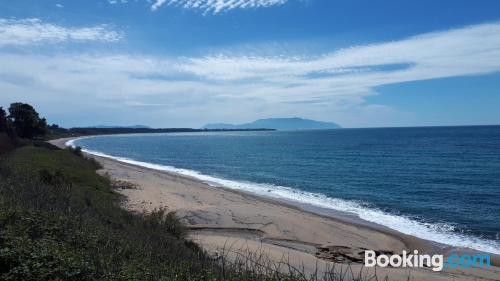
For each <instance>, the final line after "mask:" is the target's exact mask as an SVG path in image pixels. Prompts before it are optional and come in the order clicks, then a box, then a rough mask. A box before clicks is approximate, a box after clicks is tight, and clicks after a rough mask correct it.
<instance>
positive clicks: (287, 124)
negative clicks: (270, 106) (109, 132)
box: [203, 117, 340, 130]
mask: <svg viewBox="0 0 500 281" xmlns="http://www.w3.org/2000/svg"><path fill="white" fill-rule="evenodd" d="M261 128H266V129H276V130H320V129H338V128H340V126H339V125H338V124H336V123H333V122H322V121H315V120H311V119H303V118H298V117H294V118H267V119H259V120H256V121H254V122H251V123H245V124H239V125H233V124H225V123H213V124H207V125H205V126H203V129H261Z"/></svg>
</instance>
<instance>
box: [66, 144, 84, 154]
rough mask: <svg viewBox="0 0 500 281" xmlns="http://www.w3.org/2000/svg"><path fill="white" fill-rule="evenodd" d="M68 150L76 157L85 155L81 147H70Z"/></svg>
mask: <svg viewBox="0 0 500 281" xmlns="http://www.w3.org/2000/svg"><path fill="white" fill-rule="evenodd" d="M67 149H68V150H69V151H70V152H71V153H73V154H74V155H76V156H82V155H83V152H82V148H81V147H80V146H68V148H67Z"/></svg>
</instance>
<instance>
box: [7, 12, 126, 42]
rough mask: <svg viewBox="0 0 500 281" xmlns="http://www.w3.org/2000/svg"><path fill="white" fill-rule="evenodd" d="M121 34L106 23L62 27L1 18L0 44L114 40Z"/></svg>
mask: <svg viewBox="0 0 500 281" xmlns="http://www.w3.org/2000/svg"><path fill="white" fill-rule="evenodd" d="M121 39H122V35H121V34H120V33H118V32H116V31H114V30H111V29H110V28H109V27H108V26H106V25H98V26H92V27H80V28H73V27H63V26H60V25H55V24H51V23H45V22H43V21H42V20H40V19H22V20H12V19H1V18H0V46H3V45H8V46H22V45H31V44H40V43H60V42H89V41H99V42H116V41H120V40H121Z"/></svg>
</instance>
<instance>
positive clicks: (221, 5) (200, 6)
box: [151, 0, 288, 14]
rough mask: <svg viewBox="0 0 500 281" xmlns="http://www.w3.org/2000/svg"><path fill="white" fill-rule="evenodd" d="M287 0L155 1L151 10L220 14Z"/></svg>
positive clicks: (263, 6) (271, 4)
mask: <svg viewBox="0 0 500 281" xmlns="http://www.w3.org/2000/svg"><path fill="white" fill-rule="evenodd" d="M287 1H288V0H155V2H154V3H153V5H152V6H151V10H153V11H156V10H157V9H158V8H160V7H161V6H163V5H168V6H177V7H182V8H185V9H196V10H200V11H204V12H207V13H214V14H217V13H220V12H223V11H228V10H232V9H247V8H265V7H271V6H277V5H282V4H285V3H286V2H287Z"/></svg>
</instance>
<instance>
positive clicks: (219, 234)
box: [50, 138, 500, 280]
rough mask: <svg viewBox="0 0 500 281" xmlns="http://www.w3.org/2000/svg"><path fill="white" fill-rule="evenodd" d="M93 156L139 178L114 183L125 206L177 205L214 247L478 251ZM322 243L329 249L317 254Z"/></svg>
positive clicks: (311, 259) (199, 237) (299, 251)
mask: <svg viewBox="0 0 500 281" xmlns="http://www.w3.org/2000/svg"><path fill="white" fill-rule="evenodd" d="M73 139H76V138H64V139H57V140H52V141H50V143H52V144H54V145H56V146H58V147H61V148H62V147H65V144H66V142H67V141H69V140H73ZM91 157H94V158H96V159H97V160H98V161H99V162H101V164H103V166H104V171H103V173H107V174H109V175H110V176H111V177H112V178H114V179H118V180H123V181H128V182H132V183H134V184H137V186H138V187H139V188H140V189H135V190H129V189H124V190H119V192H120V193H122V194H123V195H125V196H126V198H127V202H126V204H125V205H126V207H127V208H128V209H130V210H132V211H137V212H144V211H146V212H147V211H151V210H152V209H154V208H157V207H167V208H169V210H173V211H176V212H177V213H178V214H179V215H180V217H181V218H183V219H185V220H186V221H187V222H188V226H189V228H190V229H191V232H192V235H191V237H192V238H193V240H195V241H196V242H198V243H200V244H201V245H202V246H203V247H204V248H205V249H207V250H208V251H209V252H210V251H211V249H212V248H213V247H214V246H217V245H218V246H221V245H226V244H227V242H228V241H230V242H231V243H232V244H231V245H233V244H241V245H243V246H244V247H247V248H249V249H258V248H261V247H263V246H265V248H266V251H268V252H269V253H270V255H271V256H276V257H278V258H279V256H280V251H281V256H282V254H283V251H288V252H289V254H290V253H292V256H293V257H294V259H298V260H301V262H302V263H303V262H304V260H307V261H308V264H309V265H312V264H314V263H316V264H317V263H318V261H320V263H322V264H323V263H324V264H325V265H326V264H328V263H329V262H328V261H325V257H329V258H330V260H332V259H333V260H336V259H337V258H342V257H343V258H344V259H346V258H347V259H350V258H352V259H353V260H354V259H357V258H359V254H358V252H359V251H360V250H361V249H373V250H379V251H387V252H393V253H400V252H401V251H402V250H414V249H418V250H419V252H421V253H429V254H443V255H445V256H446V255H449V254H450V253H451V252H453V253H457V252H458V253H478V252H479V251H474V250H469V249H461V248H456V247H452V246H447V245H439V244H438V243H436V242H433V241H428V240H424V239H420V238H417V237H414V236H411V235H407V234H403V233H400V232H398V231H396V230H393V229H390V228H388V227H385V226H381V225H377V224H375V223H371V222H366V223H364V221H363V220H362V219H359V221H358V219H356V220H354V219H349V218H346V217H342V216H338V217H335V216H333V215H323V214H318V213H315V212H313V211H311V210H305V209H304V208H301V207H300V206H299V207H297V206H294V205H292V202H286V201H285V200H275V199H274V198H267V197H265V196H261V195H258V194H253V193H250V192H245V191H241V190H234V189H231V188H226V187H222V186H212V185H208V184H206V183H205V182H203V181H201V180H200V179H197V178H194V177H190V176H187V175H182V174H178V173H174V172H170V171H159V170H156V169H152V168H147V167H142V166H138V165H134V164H131V163H125V162H122V161H119V160H116V159H112V158H107V157H101V156H95V155H91ZM168 189H170V190H168ZM186 189H189V190H186ZM174 197H175V198H174ZM226 197H227V198H226ZM229 197H231V198H229ZM228 198H229V199H228ZM204 201H206V202H204ZM283 201H285V202H283ZM148 203H149V204H148ZM255 207H259V208H255ZM228 213H230V215H228ZM263 214H265V215H263ZM300 219H303V220H302V221H301V220H300ZM308 232H312V233H308ZM224 239H225V240H224ZM339 247H347V248H349V250H345V251H344V250H342V251H340V250H339V249H340V248H339ZM240 248H241V247H240ZM319 249H328V250H326V252H323V255H321V253H320V252H321V251H319ZM212 250H213V249H212ZM315 255H316V256H319V257H321V259H318V258H317V257H315ZM298 260H297V262H298ZM326 260H328V258H327V259H326ZM298 264H300V262H298ZM491 264H492V265H495V266H492V267H491V271H490V270H486V269H477V268H476V269H474V268H470V269H468V268H467V269H465V268H464V269H461V270H460V271H467V273H468V274H466V275H467V276H468V275H470V276H474V279H476V278H485V279H489V280H496V278H494V277H495V276H500V271H499V270H498V268H497V267H496V266H498V265H499V264H500V259H499V258H498V256H495V255H493V254H492V255H491ZM356 266H357V265H356ZM377 272H379V273H380V272H382V273H384V272H385V273H387V274H389V273H390V274H389V277H390V278H392V277H393V276H400V277H402V278H403V279H406V278H404V273H405V269H403V268H401V269H398V268H377ZM412 273H413V276H412V277H415V276H420V277H419V278H421V280H429V279H430V278H431V279H436V278H437V279H436V280H447V279H446V278H445V277H446V276H445V275H446V274H451V272H450V271H446V270H444V271H442V272H441V273H440V274H436V273H435V272H432V271H430V270H429V269H412ZM429 273H430V274H431V275H429ZM445 273H446V274H445ZM453 276H454V278H455V280H461V278H458V279H457V276H455V274H453ZM438 277H439V278H438ZM459 277H464V276H462V275H459ZM443 278H444V279H443ZM463 280H468V279H463Z"/></svg>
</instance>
